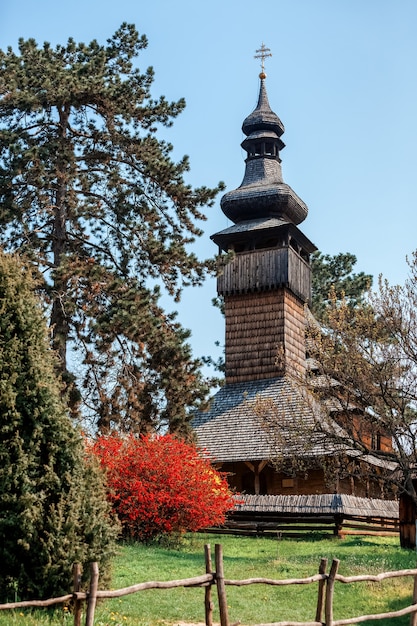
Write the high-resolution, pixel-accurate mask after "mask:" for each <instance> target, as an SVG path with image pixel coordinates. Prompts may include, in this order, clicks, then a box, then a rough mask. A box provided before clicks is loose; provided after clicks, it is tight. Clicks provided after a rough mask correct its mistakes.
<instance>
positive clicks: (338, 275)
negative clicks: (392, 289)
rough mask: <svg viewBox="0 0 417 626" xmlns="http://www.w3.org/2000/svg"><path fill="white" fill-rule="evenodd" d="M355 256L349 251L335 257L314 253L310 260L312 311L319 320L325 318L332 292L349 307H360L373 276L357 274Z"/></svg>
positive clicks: (362, 273)
mask: <svg viewBox="0 0 417 626" xmlns="http://www.w3.org/2000/svg"><path fill="white" fill-rule="evenodd" d="M356 261H357V259H356V256H355V255H354V254H351V253H350V252H339V253H338V254H335V255H334V256H332V255H330V254H322V253H321V252H319V251H317V252H315V253H314V254H313V255H312V257H311V268H312V311H313V314H314V315H315V316H316V318H317V319H319V320H322V321H323V320H324V319H325V317H326V308H327V307H328V306H329V305H330V301H331V298H330V295H329V294H330V292H332V294H335V295H336V297H337V298H338V299H339V300H341V299H342V298H343V299H344V300H345V301H346V302H348V303H349V305H350V306H355V305H357V304H360V303H362V302H363V300H364V296H365V294H366V292H367V291H368V289H370V287H371V286H372V276H371V275H370V274H365V273H364V272H359V274H355V273H354V272H353V268H354V266H355V265H356Z"/></svg>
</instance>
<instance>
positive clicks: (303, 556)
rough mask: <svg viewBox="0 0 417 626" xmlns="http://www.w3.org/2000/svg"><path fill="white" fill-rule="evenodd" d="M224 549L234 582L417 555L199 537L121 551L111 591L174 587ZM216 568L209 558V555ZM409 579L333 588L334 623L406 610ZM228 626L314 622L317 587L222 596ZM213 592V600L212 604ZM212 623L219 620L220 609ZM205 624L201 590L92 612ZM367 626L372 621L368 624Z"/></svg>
mask: <svg viewBox="0 0 417 626" xmlns="http://www.w3.org/2000/svg"><path fill="white" fill-rule="evenodd" d="M205 543H210V545H211V546H212V551H213V553H214V545H215V543H220V544H222V546H223V555H224V570H225V577H226V578H232V579H242V578H252V577H267V578H275V579H285V578H302V577H307V576H311V575H313V574H316V573H317V571H318V566H319V562H320V558H321V557H326V558H328V559H329V567H330V562H331V560H332V559H333V558H338V559H340V561H341V563H340V568H339V573H340V574H343V575H346V576H354V575H357V574H361V573H368V574H378V573H380V572H385V571H391V570H398V569H408V568H410V569H413V568H416V567H417V563H416V554H415V552H412V551H409V550H401V549H400V547H399V541H398V539H391V538H389V539H388V538H383V537H347V538H345V539H343V540H339V539H321V538H320V537H312V538H310V539H302V540H296V539H283V540H279V539H277V538H255V537H236V536H235V537H230V536H220V535H219V536H216V535H204V534H196V535H189V536H187V537H186V538H185V540H184V542H183V544H182V545H181V546H180V547H179V548H177V549H175V548H166V547H158V546H144V545H140V544H122V545H121V546H120V550H119V554H118V556H117V558H116V560H115V562H114V571H113V582H112V588H114V589H117V588H121V587H127V586H129V585H133V584H135V583H138V582H142V581H148V580H173V579H179V578H188V577H193V576H199V575H201V574H204V573H205V563H204V544H205ZM213 562H214V556H213ZM412 588H413V580H412V579H411V578H401V579H394V580H389V581H386V582H385V583H355V584H351V585H344V584H341V583H337V584H336V590H335V615H334V617H335V619H341V618H342V617H353V616H356V615H360V614H371V613H379V612H386V611H393V610H398V609H400V608H402V607H404V606H406V605H407V604H409V603H410V599H411V594H412ZM226 591H227V599H228V606H229V616H230V621H231V623H234V622H237V621H240V622H241V623H242V624H244V625H245V624H256V623H261V622H263V623H265V622H277V621H284V620H297V621H307V620H310V621H312V620H314V618H315V610H316V602H317V585H316V584H312V585H292V586H286V587H271V586H266V585H250V586H247V587H230V586H228V587H227V589H226ZM215 594H216V590H215V588H213V596H214V600H215V605H216V604H217V603H216V595H215ZM214 619H215V620H216V621H218V619H219V616H218V611H217V607H216V608H215V612H214ZM180 621H185V622H193V621H198V622H202V621H204V590H203V589H201V588H196V589H183V588H181V589H173V590H148V591H142V592H139V593H137V594H134V595H130V596H126V597H124V598H120V599H117V600H104V601H102V602H101V603H100V605H99V606H98V609H97V611H96V621H95V623H96V626H110V625H113V626H114V625H121V624H126V625H128V626H133V625H141V626H154V625H156V624H158V623H162V622H165V623H170V624H178V622H180ZM72 623H73V618H72V616H71V615H69V614H68V611H64V610H62V608H60V609H59V610H56V611H54V612H48V611H35V612H23V611H14V612H9V611H8V612H4V613H0V626H6V625H7V626H9V625H14V624H16V625H22V626H23V625H25V626H26V625H27V626H44V625H47V624H48V625H51V626H56V625H58V624H68V625H69V626H71V625H72ZM408 623H409V617H404V618H400V619H396V620H387V621H378V622H375V624H381V626H388V624H393V625H394V624H395V626H405V625H406V624H407V625H408ZM368 624H369V622H368Z"/></svg>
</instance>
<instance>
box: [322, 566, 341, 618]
mask: <svg viewBox="0 0 417 626" xmlns="http://www.w3.org/2000/svg"><path fill="white" fill-rule="evenodd" d="M339 563H340V561H339V559H333V561H332V566H331V568H330V573H329V576H328V578H327V585H326V603H325V607H324V623H325V624H326V626H333V593H334V583H335V578H336V574H337V570H338V569H339Z"/></svg>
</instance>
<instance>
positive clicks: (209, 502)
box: [91, 435, 234, 541]
mask: <svg viewBox="0 0 417 626" xmlns="http://www.w3.org/2000/svg"><path fill="white" fill-rule="evenodd" d="M91 451H92V452H93V453H94V454H95V455H97V457H98V458H99V460H100V462H101V465H102V466H103V467H104V468H105V470H106V473H107V485H108V497H109V499H110V501H111V502H112V504H113V507H114V509H115V511H116V513H117V515H118V517H119V520H120V522H121V523H122V527H123V530H124V534H125V535H126V536H129V537H134V538H136V539H139V540H142V541H147V540H150V539H153V538H155V537H157V536H158V535H163V534H176V533H183V532H185V531H196V530H199V529H201V528H206V527H208V526H212V525H215V524H221V523H222V522H223V521H224V518H225V514H226V512H227V511H228V510H230V509H231V508H233V504H234V502H233V498H232V494H231V492H230V490H229V487H228V485H227V482H226V479H225V477H224V475H222V474H221V473H219V472H217V471H216V470H214V469H213V468H212V466H211V465H210V462H209V461H208V459H205V458H203V457H202V456H201V454H200V453H199V451H198V449H197V448H196V447H195V446H194V445H192V444H189V443H185V442H184V441H181V440H179V439H177V438H175V437H173V436H172V435H164V436H159V437H155V436H142V437H135V436H134V435H130V436H123V437H120V436H118V435H111V436H103V437H99V438H98V439H97V440H96V441H95V442H94V443H93V444H92V445H91Z"/></svg>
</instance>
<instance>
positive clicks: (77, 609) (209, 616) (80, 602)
mask: <svg viewBox="0 0 417 626" xmlns="http://www.w3.org/2000/svg"><path fill="white" fill-rule="evenodd" d="M204 552H205V563H206V573H205V574H203V575H201V576H195V577H193V578H184V579H181V580H171V581H149V582H143V583H138V584H136V585H132V586H131V587H125V588H123V589H116V590H113V591H101V590H98V580H99V571H98V566H97V563H92V564H91V572H90V574H91V578H90V586H89V590H88V592H82V591H80V579H81V570H80V566H79V565H74V591H73V593H70V594H67V595H65V596H61V597H60V598H51V599H50V600H32V601H27V602H11V603H8V604H0V610H6V609H21V608H25V607H49V606H52V605H54V604H68V603H71V604H72V607H73V615H74V626H81V620H82V613H83V607H84V603H85V604H86V607H85V614H86V617H85V626H93V625H94V614H95V607H96V603H97V600H98V599H106V598H121V597H122V596H126V595H130V594H132V593H138V592H139V591H144V590H145V589H174V588H175V587H202V588H204V611H205V623H206V626H213V609H214V602H213V599H212V587H213V586H214V585H215V586H216V590H217V601H218V604H219V614H220V626H230V620H229V614H228V606H227V594H226V587H227V586H228V585H231V586H232V585H233V586H238V587H241V586H244V585H254V584H263V585H275V586H285V585H308V584H317V589H318V591H317V605H316V612H315V618H314V620H312V621H310V622H294V621H281V622H274V623H270V624H257V625H256V626H345V624H359V623H361V622H366V621H368V620H380V619H387V618H389V619H392V618H396V617H403V616H404V615H410V626H417V569H407V570H398V571H394V572H385V573H382V574H378V575H376V576H373V575H368V574H364V575H362V576H348V577H347V576H341V575H340V574H338V573H337V572H338V568H339V563H340V561H339V560H338V559H334V560H333V561H332V564H331V567H330V570H329V572H327V565H328V564H327V559H322V560H321V561H320V565H319V569H318V573H317V574H315V575H313V576H309V577H307V578H293V579H286V580H274V579H270V578H248V579H246V580H229V579H227V578H225V575H224V566H223V551H222V546H221V545H219V544H216V546H215V569H214V570H213V568H212V559H211V550H210V545H209V544H207V545H205V546H204ZM401 576H409V577H413V579H414V585H413V593H412V603H411V604H410V605H409V606H407V607H405V608H403V609H400V610H398V611H391V612H389V613H377V614H373V615H360V616H357V617H351V618H348V619H339V620H335V619H333V607H334V589H335V584H336V582H340V583H344V584H349V583H358V582H368V581H370V582H380V581H382V580H387V579H390V578H398V577H401ZM238 623H239V622H238ZM232 626H237V624H234V625H232Z"/></svg>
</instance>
